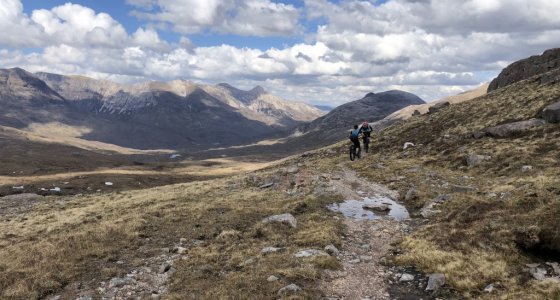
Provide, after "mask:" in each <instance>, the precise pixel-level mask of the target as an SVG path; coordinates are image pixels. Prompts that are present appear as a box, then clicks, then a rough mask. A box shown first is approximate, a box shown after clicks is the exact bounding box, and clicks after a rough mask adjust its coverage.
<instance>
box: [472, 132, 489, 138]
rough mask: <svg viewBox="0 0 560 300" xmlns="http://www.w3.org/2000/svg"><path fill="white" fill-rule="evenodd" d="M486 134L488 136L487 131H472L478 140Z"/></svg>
mask: <svg viewBox="0 0 560 300" xmlns="http://www.w3.org/2000/svg"><path fill="white" fill-rule="evenodd" d="M485 136H486V132H482V131H476V132H473V133H472V137H473V138H474V139H477V140H478V139H481V138H483V137H485Z"/></svg>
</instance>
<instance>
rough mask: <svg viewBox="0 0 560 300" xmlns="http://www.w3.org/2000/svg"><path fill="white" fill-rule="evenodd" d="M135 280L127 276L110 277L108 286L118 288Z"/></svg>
mask: <svg viewBox="0 0 560 300" xmlns="http://www.w3.org/2000/svg"><path fill="white" fill-rule="evenodd" d="M135 281H136V280H134V279H132V278H128V277H125V278H117V277H115V278H112V279H111V280H110V281H109V288H114V287H116V288H120V287H123V286H125V285H130V284H133V283H134V282H135Z"/></svg>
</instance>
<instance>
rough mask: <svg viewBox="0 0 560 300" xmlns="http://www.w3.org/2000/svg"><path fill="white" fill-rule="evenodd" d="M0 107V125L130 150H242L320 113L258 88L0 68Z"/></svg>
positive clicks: (321, 113) (312, 108) (310, 107)
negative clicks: (46, 129) (58, 130)
mask: <svg viewBox="0 0 560 300" xmlns="http://www.w3.org/2000/svg"><path fill="white" fill-rule="evenodd" d="M0 105H1V106H2V108H3V109H2V112H0V125H4V126H9V127H14V128H18V129H27V128H30V126H34V127H35V128H36V127H40V126H41V125H42V124H49V126H50V127H52V125H53V124H61V126H70V127H76V128H85V129H84V130H81V133H80V138H83V139H86V140H95V141H101V142H105V143H111V144H115V145H119V146H124V147H131V148H136V149H161V148H168V149H187V150H203V149H207V148H209V147H223V146H231V145H239V144H246V143H251V142H254V141H257V140H260V139H263V138H265V137H271V136H275V135H280V134H283V133H284V132H288V131H289V130H291V129H293V128H294V127H295V126H297V125H300V124H302V123H303V122H307V121H311V120H313V119H315V118H317V117H320V116H322V115H323V114H324V112H323V111H321V110H319V109H317V108H315V107H313V106H310V105H307V104H305V103H301V102H293V101H287V100H283V99H281V98H279V97H276V96H274V95H271V94H269V93H267V92H266V91H265V90H264V89H263V88H262V87H259V86H257V87H255V88H254V89H252V90H249V91H243V90H240V89H237V88H234V87H233V86H231V85H228V84H225V83H223V84H218V85H203V84H197V83H194V82H191V81H183V80H174V81H171V82H143V83H137V84H130V85H127V84H119V83H115V82H111V81H106V80H96V79H92V78H88V77H83V76H64V75H58V74H50V73H36V74H33V73H30V72H27V71H25V70H23V69H20V68H13V69H0ZM55 138H56V137H54V136H53V139H55Z"/></svg>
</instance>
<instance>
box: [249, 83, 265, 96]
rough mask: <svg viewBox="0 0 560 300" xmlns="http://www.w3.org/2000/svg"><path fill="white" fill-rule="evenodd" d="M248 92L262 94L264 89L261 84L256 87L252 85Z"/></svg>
mask: <svg viewBox="0 0 560 300" xmlns="http://www.w3.org/2000/svg"><path fill="white" fill-rule="evenodd" d="M249 92H251V93H255V94H264V93H266V90H265V89H264V88H263V87H262V86H260V85H257V86H256V87H254V88H253V89H252V90H250V91H249Z"/></svg>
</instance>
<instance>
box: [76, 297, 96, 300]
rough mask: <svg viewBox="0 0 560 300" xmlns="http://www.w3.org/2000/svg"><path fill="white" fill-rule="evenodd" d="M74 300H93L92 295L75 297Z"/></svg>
mask: <svg viewBox="0 0 560 300" xmlns="http://www.w3.org/2000/svg"><path fill="white" fill-rule="evenodd" d="M76 300H93V297H92V296H81V297H78V298H76Z"/></svg>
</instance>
